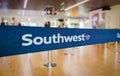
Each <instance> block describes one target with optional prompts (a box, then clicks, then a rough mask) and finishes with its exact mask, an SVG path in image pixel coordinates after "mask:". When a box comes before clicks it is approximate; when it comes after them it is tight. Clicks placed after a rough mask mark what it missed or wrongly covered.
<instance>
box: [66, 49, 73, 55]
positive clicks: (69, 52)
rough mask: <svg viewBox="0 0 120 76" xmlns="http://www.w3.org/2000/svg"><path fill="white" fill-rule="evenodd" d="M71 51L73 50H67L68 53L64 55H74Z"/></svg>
mask: <svg viewBox="0 0 120 76" xmlns="http://www.w3.org/2000/svg"><path fill="white" fill-rule="evenodd" d="M70 49H71V48H66V52H65V53H64V55H73V54H72V53H71V50H70Z"/></svg>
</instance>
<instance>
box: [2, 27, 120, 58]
mask: <svg viewBox="0 0 120 76" xmlns="http://www.w3.org/2000/svg"><path fill="white" fill-rule="evenodd" d="M113 41H120V30H98V29H68V28H42V27H21V26H0V57H3V56H11V55H19V54H26V53H34V52H41V51H48V50H55V49H61V48H70V47H76V46H85V45H93V44H99V43H105V42H113Z"/></svg>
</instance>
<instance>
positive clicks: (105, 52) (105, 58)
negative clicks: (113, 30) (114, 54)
mask: <svg viewBox="0 0 120 76" xmlns="http://www.w3.org/2000/svg"><path fill="white" fill-rule="evenodd" d="M106 61H107V43H105V44H104V63H105V64H106Z"/></svg>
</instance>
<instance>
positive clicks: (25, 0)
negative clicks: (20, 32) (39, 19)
mask: <svg viewBox="0 0 120 76" xmlns="http://www.w3.org/2000/svg"><path fill="white" fill-rule="evenodd" d="M27 2H28V0H24V9H25V8H26V6H27Z"/></svg>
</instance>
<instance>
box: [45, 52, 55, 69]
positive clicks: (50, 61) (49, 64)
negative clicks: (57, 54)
mask: <svg viewBox="0 0 120 76" xmlns="http://www.w3.org/2000/svg"><path fill="white" fill-rule="evenodd" d="M47 53H48V63H47V64H44V66H46V67H55V66H56V63H53V62H52V51H48V52H47Z"/></svg>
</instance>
